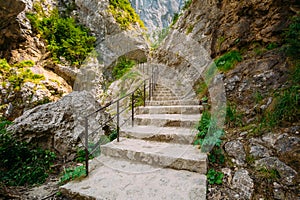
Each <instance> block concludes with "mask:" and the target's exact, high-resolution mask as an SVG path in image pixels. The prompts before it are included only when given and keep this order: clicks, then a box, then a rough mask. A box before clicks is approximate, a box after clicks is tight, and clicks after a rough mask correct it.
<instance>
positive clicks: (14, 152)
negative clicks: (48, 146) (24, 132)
mask: <svg viewBox="0 0 300 200" xmlns="http://www.w3.org/2000/svg"><path fill="white" fill-rule="evenodd" d="M9 124H11V122H9V121H6V120H4V119H0V160H1V162H0V171H1V173H0V185H1V183H2V184H4V185H14V186H19V185H32V184H37V183H43V182H44V181H45V180H46V178H47V177H48V173H49V170H50V167H51V165H52V163H53V161H54V160H55V158H56V156H55V154H54V153H53V152H51V151H48V150H46V151H45V150H42V149H40V148H36V147H32V146H30V145H29V144H27V143H24V142H19V141H17V140H16V139H15V138H14V137H12V135H11V134H10V133H8V132H7V130H6V128H7V126H8V125H9Z"/></svg>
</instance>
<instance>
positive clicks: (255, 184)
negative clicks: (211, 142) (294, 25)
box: [153, 0, 300, 199]
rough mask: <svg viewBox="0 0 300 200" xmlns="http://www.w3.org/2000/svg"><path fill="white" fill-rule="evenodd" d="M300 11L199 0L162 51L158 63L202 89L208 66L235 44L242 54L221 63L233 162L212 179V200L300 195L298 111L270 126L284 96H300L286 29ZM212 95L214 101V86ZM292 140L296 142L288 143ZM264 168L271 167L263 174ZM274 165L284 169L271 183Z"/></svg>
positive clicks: (285, 5)
mask: <svg viewBox="0 0 300 200" xmlns="http://www.w3.org/2000/svg"><path fill="white" fill-rule="evenodd" d="M297 12H299V4H298V3H297V1H278V0H269V1H263V2H262V1H255V0H254V1H232V0H231V1H227V0H225V1H195V0H194V1H193V2H192V4H191V6H190V7H189V9H188V10H186V11H185V12H184V13H183V14H182V15H181V16H180V18H179V20H178V21H177V23H176V24H175V25H174V26H173V28H172V29H171V30H170V33H169V35H168V36H167V38H166V39H165V41H164V43H163V44H161V46H160V47H159V49H158V50H157V51H156V52H155V54H154V60H153V61H154V62H158V63H161V64H164V65H165V66H167V67H168V68H169V70H167V71H176V72H177V74H178V75H179V76H176V78H171V79H172V81H176V80H180V81H181V79H180V78H181V77H184V78H182V80H184V82H183V84H182V85H184V86H183V88H184V87H186V85H187V84H188V85H194V91H195V93H197V90H198V89H199V86H200V89H201V82H202V83H203V76H206V74H205V73H204V74H203V73H202V72H203V71H205V69H204V68H205V67H207V66H211V65H210V64H211V62H212V61H213V60H215V61H217V59H219V58H220V59H223V60H221V61H219V62H218V63H217V67H220V66H223V65H225V64H226V62H228V60H226V58H225V57H224V56H225V55H227V56H228V55H230V54H226V53H228V52H232V51H233V52H235V53H236V54H237V55H240V58H238V59H237V60H238V61H235V64H233V65H232V68H229V69H226V70H223V69H222V68H221V67H220V69H221V71H219V73H218V75H217V79H216V81H223V82H224V86H225V91H226V98H227V105H228V107H227V115H228V110H229V111H230V112H231V113H230V112H229V114H231V115H230V116H228V118H227V124H226V128H225V130H226V135H225V136H224V138H223V140H224V142H223V145H222V146H221V147H222V148H223V151H224V152H225V154H226V156H227V158H226V159H227V161H226V162H225V163H226V164H225V165H222V164H221V165H220V166H219V168H218V167H217V168H218V169H219V170H220V171H222V172H223V173H224V174H225V178H223V182H224V183H223V185H221V186H210V188H209V193H208V199H259V198H272V199H294V198H296V196H297V190H299V186H298V185H299V181H297V178H298V177H299V172H300V169H299V167H298V163H299V162H298V161H297V160H298V159H299V141H300V139H299V135H298V134H299V121H298V122H297V118H295V117H294V114H293V113H290V117H291V119H293V120H290V121H288V120H287V121H284V120H282V121H281V123H280V124H277V125H275V127H276V128H266V126H267V127H268V126H271V125H270V123H272V122H271V121H270V119H272V117H271V116H272V115H274V110H276V109H275V108H274V106H275V107H276V106H277V105H278V102H279V101H281V100H280V98H284V97H282V96H281V97H278V95H279V96H280V95H282V94H290V97H291V98H296V99H297V97H296V96H297V95H296V94H295V91H294V90H293V91H294V93H293V92H292V89H290V88H295V87H296V88H297V87H298V88H299V85H297V84H296V85H293V84H295V83H294V82H293V81H292V77H291V73H294V70H295V68H297V67H296V64H295V63H294V62H290V59H289V58H287V56H286V54H285V53H284V48H285V47H284V46H285V40H284V36H283V33H284V32H285V31H286V29H287V28H288V27H289V24H290V23H291V22H292V20H291V17H292V16H294V15H296V14H297ZM227 59H228V57H227ZM298 68H299V66H298ZM201 73H202V74H201ZM178 77H179V78H178ZM180 81H179V82H180ZM197 81H198V82H197ZM199 83H200V84H199ZM298 84H299V83H298ZM197 87H198V88H197ZM202 90H203V89H202ZM297 91H298V92H299V89H298V90H297V89H296V93H297ZM205 95H207V97H208V98H210V100H213V97H210V94H209V93H208V92H206V93H205ZM292 95H294V96H293V97H292ZM295 95H296V96H295ZM289 104H290V103H289ZM294 105H295V106H296V107H297V105H298V107H297V108H293V109H295V112H296V113H299V103H297V100H296V103H294ZM232 112H234V114H233V113H232ZM230 117H234V118H235V120H236V121H235V123H236V124H232V123H231V121H230V120H231V119H230ZM283 118H284V114H283V113H282V119H283ZM298 119H299V118H298ZM268 123H269V125H266V124H268ZM273 126H274V125H273ZM291 144H293V147H291V148H288V149H285V148H283V146H289V145H291ZM296 152H298V153H296ZM216 166H218V165H216V164H215V163H213V164H211V167H216ZM264 167H265V169H266V170H267V172H266V174H264V175H262V171H261V168H264ZM268 170H271V171H272V170H273V171H274V173H275V172H276V173H278V176H276V178H274V179H273V180H272V181H269V182H268V181H266V179H265V176H267V175H268V173H271V171H268ZM284 177H290V179H289V180H287V179H285V178H284ZM239 188H242V189H239ZM261 188H267V189H264V190H263V189H261Z"/></svg>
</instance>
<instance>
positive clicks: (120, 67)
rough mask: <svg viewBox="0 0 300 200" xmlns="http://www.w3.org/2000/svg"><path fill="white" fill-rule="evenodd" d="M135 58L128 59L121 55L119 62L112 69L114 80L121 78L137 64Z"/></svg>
mask: <svg viewBox="0 0 300 200" xmlns="http://www.w3.org/2000/svg"><path fill="white" fill-rule="evenodd" d="M135 64H136V63H135V61H134V60H130V59H127V58H125V57H121V58H120V59H119V60H118V61H117V64H116V65H115V66H114V68H113V70H112V76H113V80H118V79H120V78H121V77H122V76H123V75H124V74H126V72H128V71H129V70H130V69H131V68H132V67H133V66H134V65H135Z"/></svg>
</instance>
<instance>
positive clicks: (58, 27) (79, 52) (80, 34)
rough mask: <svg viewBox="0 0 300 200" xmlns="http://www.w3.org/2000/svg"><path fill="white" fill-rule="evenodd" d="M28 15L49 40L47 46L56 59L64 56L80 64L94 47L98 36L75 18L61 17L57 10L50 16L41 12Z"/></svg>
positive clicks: (43, 36)
mask: <svg viewBox="0 0 300 200" xmlns="http://www.w3.org/2000/svg"><path fill="white" fill-rule="evenodd" d="M26 16H27V18H28V19H29V20H30V22H31V24H32V26H33V27H34V28H35V29H36V30H37V31H38V32H39V33H40V34H41V36H42V38H44V39H45V40H46V41H47V43H48V46H47V48H48V50H49V51H50V52H51V53H52V56H53V58H54V60H56V61H60V57H64V58H65V59H66V60H67V61H69V62H70V63H71V64H72V65H79V64H81V63H82V62H83V61H84V59H85V58H86V57H87V55H88V54H89V53H90V52H91V51H92V50H93V49H94V45H95V41H96V38H95V37H92V36H89V30H88V29H87V28H85V27H83V26H81V25H77V24H76V22H75V20H74V19H73V18H70V17H68V18H62V17H60V16H59V13H58V11H57V10H54V11H53V12H52V13H51V15H50V16H49V17H43V16H42V15H41V14H40V13H38V14H32V13H27V15H26Z"/></svg>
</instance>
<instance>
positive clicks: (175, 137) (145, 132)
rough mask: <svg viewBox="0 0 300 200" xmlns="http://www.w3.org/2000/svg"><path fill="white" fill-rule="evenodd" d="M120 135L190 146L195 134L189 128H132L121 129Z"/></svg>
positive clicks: (194, 130)
mask: <svg viewBox="0 0 300 200" xmlns="http://www.w3.org/2000/svg"><path fill="white" fill-rule="evenodd" d="M120 134H121V136H122V137H127V138H135V139H142V140H151V141H158V142H170V143H179V144H192V143H193V140H194V137H195V135H196V134H197V133H196V129H189V128H178V127H157V126H134V127H122V128H121V132H120Z"/></svg>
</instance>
